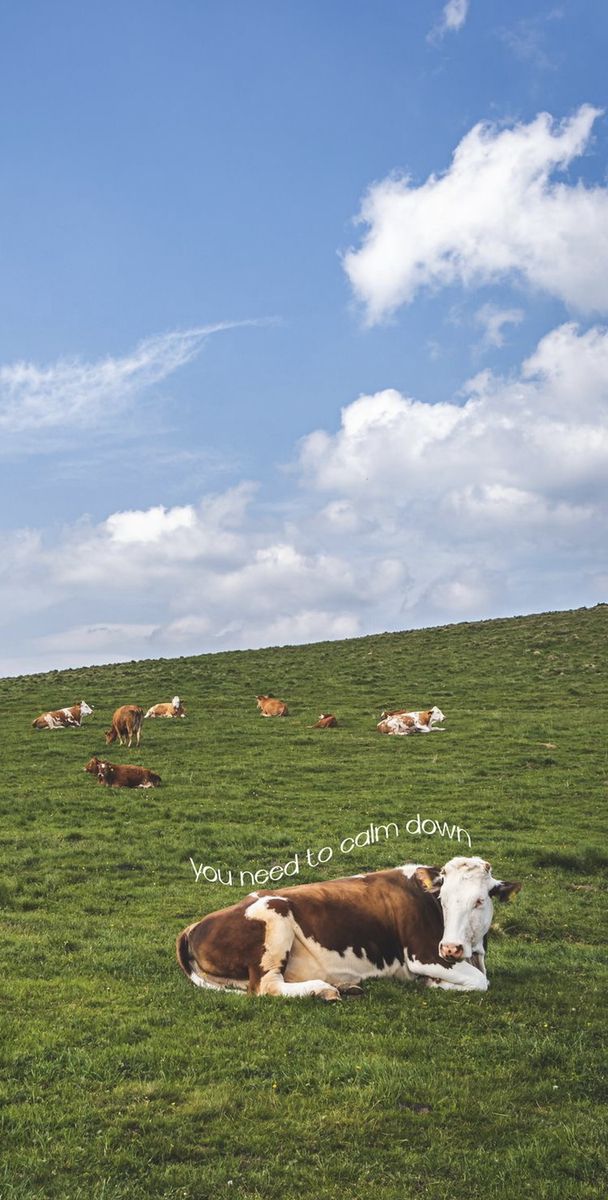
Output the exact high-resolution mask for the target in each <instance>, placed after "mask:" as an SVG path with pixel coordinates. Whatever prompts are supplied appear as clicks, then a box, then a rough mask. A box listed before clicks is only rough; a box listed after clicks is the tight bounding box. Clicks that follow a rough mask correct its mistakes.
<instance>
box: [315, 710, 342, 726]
mask: <svg viewBox="0 0 608 1200" xmlns="http://www.w3.org/2000/svg"><path fill="white" fill-rule="evenodd" d="M337 724H338V722H337V720H336V718H335V717H334V714H333V713H321V716H320V717H319V720H318V721H317V722H316V724H314V725H311V727H310V728H311V729H335V727H336V725H337Z"/></svg>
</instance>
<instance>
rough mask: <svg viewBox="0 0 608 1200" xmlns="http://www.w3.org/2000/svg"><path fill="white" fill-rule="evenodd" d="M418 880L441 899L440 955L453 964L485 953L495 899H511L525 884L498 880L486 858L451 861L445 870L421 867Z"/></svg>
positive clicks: (417, 875) (417, 873)
mask: <svg viewBox="0 0 608 1200" xmlns="http://www.w3.org/2000/svg"><path fill="white" fill-rule="evenodd" d="M415 874H416V878H417V880H418V882H419V883H421V884H422V886H423V887H424V888H425V889H426V891H428V892H432V893H433V895H435V896H438V898H439V900H440V903H441V907H442V909H443V936H442V938H441V941H440V943H439V953H440V955H441V957H442V958H445V959H447V960H448V961H449V962H460V961H461V960H462V959H470V958H471V957H472V956H473V954H482V953H483V949H484V945H483V939H484V937H485V935H486V934H487V932H488V929H489V928H490V925H491V924H492V913H493V911H494V909H493V904H492V900H493V899H497V900H508V899H509V897H510V896H513V895H515V894H516V893H517V892H519V891H520V889H521V883H515V882H512V883H505V882H503V881H502V880H500V879H494V877H493V875H492V868H491V866H490V863H489V862H485V860H484V859H483V858H474V857H473V858H451V859H450V861H449V862H447V863H446V864H445V866H444V867H442V868H441V870H437V869H436V868H433V867H419V868H418V870H417V871H416V873H415Z"/></svg>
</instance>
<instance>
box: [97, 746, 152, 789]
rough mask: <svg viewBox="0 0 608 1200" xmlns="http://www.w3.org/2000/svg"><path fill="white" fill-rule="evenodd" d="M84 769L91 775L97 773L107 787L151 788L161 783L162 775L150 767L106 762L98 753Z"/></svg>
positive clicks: (99, 779)
mask: <svg viewBox="0 0 608 1200" xmlns="http://www.w3.org/2000/svg"><path fill="white" fill-rule="evenodd" d="M83 770H85V771H88V773H89V775H96V776H97V782H98V783H105V784H106V786H107V787H127V788H136V787H138V788H151V787H158V785H159V783H161V782H162V781H161V777H160V775H156V774H155V773H154V771H150V770H149V769H148V767H133V766H130V765H124V764H123V763H120V764H119V763H110V762H104V761H103V760H102V759H100V758H98V757H97V755H96V754H94V755H93V757H92V758H91V759H89V761H88V763H87V765H86V767H84V768H83Z"/></svg>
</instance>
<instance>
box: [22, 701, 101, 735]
mask: <svg viewBox="0 0 608 1200" xmlns="http://www.w3.org/2000/svg"><path fill="white" fill-rule="evenodd" d="M92 713H93V709H92V708H90V707H89V705H88V704H87V703H86V701H85V700H81V701H80V704H73V705H72V707H71V708H57V709H54V710H53V711H52V712H47V713H42V714H41V715H40V716H39V717H36V720H35V721H32V726H33V728H34V729H65V728H67V726H74V727H76V728H79V727H80V726H81V725H82V718H83V717H90V716H91V715H92Z"/></svg>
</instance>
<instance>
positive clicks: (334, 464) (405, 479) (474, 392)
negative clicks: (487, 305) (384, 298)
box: [300, 324, 608, 521]
mask: <svg viewBox="0 0 608 1200" xmlns="http://www.w3.org/2000/svg"><path fill="white" fill-rule="evenodd" d="M463 396H464V399H463V402H462V403H455V402H450V403H439V404H424V403H421V402H420V401H416V400H412V399H409V398H408V397H406V396H402V395H400V394H399V393H398V392H396V391H394V390H389V391H384V392H378V393H376V394H375V395H371V396H361V397H359V399H358V400H355V401H354V402H353V403H352V404H350V405H348V406H347V407H346V408H345V409H343V410H342V420H341V427H340V429H339V431H338V432H337V433H336V434H334V435H330V434H328V433H326V432H324V431H317V432H315V433H312V434H310V435H309V436H308V437H307V438H304V439H303V441H302V443H301V447H300V462H301V465H302V469H303V471H304V473H305V475H306V477H307V478H308V480H309V481H310V483H311V484H312V486H314V487H316V488H318V489H320V490H322V491H332V492H338V493H340V495H341V497H342V499H343V500H344V499H345V498H346V499H348V500H349V501H350V504H351V507H352V506H353V504H354V503H355V500H356V501H357V504H358V505H361V504H363V502H364V503H365V507H366V511H367V513H368V515H369V512H370V508H371V506H372V505H373V506H374V508H375V509H378V508H379V507H380V508H381V507H382V506H383V505H384V506H385V507H386V510H387V512H389V513H390V512H391V511H394V510H395V508H396V509H402V508H403V509H407V510H409V511H410V512H411V514H412V519H415V520H418V519H419V518H420V514H421V512H424V511H428V510H429V509H430V510H431V511H432V512H433V521H434V520H435V519H436V517H437V512H436V504H437V502H438V501H439V500H440V499H441V501H442V503H443V504H444V505H445V503H446V501H447V500H449V498H450V496H451V495H452V493H454V495H459V494H460V493H461V492H462V489H463V488H464V489H467V488H468V489H470V488H471V487H474V486H477V487H481V488H488V487H490V488H492V487H494V488H495V487H496V486H499V487H500V488H502V489H503V490H502V492H501V493H500V495H501V496H502V498H503V501H504V499H505V497H509V498H510V500H511V501H512V499H513V496H515V495H516V494H518V493H519V494H521V493H522V492H523V493H525V494H526V495H528V496H529V495H530V494H531V493H533V492H535V491H538V492H539V493H540V494H541V495H544V496H545V497H546V501H547V504H552V503H553V501H554V500H556V499H557V498H559V500H560V501H562V502H563V501H565V502H572V503H577V502H578V500H579V497H580V495H581V494H584V493H585V492H586V491H587V490H588V489H589V488H590V487H593V488H600V489H601V490H602V494H603V491H604V488H605V483H606V479H605V472H607V470H608V422H607V420H606V418H607V416H608V332H607V331H606V330H603V329H599V328H592V329H590V330H588V331H587V332H585V333H581V332H580V331H579V330H578V328H577V326H575V325H573V324H566V325H562V326H560V327H559V328H557V329H555V330H553V331H552V332H551V333H549V334H547V336H546V337H544V338H543V339H542V340H541V341H540V343H539V344H538V346H537V348H536V350H535V352H534V353H533V354H532V355H531V356H530V358H529V359H527V360H526V361H525V362H524V363H523V365H522V368H521V371H520V373H519V374H518V375H514V376H513V377H506V378H504V377H501V376H496V375H494V374H492V372H490V371H483V372H481V373H480V374H479V375H477V376H476V377H475V378H474V379H472V380H470V381H469V383H468V385H466V387H465V388H464V389H463ZM494 496H495V497H496V493H494ZM525 507H526V506H524V508H525Z"/></svg>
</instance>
